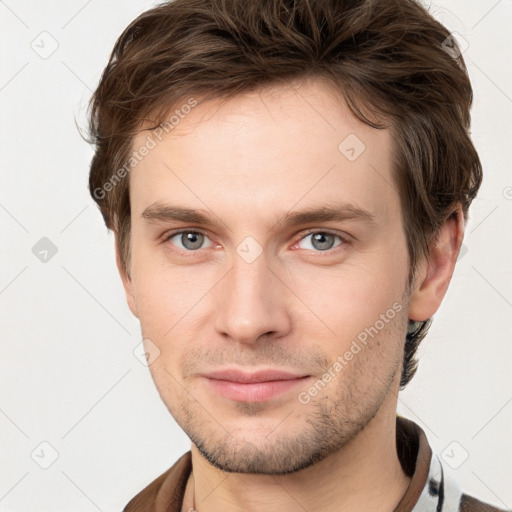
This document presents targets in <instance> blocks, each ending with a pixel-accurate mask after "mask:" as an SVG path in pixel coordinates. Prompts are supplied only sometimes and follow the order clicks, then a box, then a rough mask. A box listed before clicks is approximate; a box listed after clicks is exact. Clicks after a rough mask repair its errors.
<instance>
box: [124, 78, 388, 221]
mask: <svg viewBox="0 0 512 512" xmlns="http://www.w3.org/2000/svg"><path fill="white" fill-rule="evenodd" d="M192 99H193V100H194V101H193V102H191V101H190V98H188V99H187V98H186V99H185V100H184V101H183V105H193V104H194V102H196V104H195V106H193V107H190V108H189V107H187V108H181V109H180V106H179V105H178V106H174V107H173V110H172V111H171V112H170V113H169V119H171V116H174V119H173V123H171V124H170V125H168V126H167V130H165V129H162V128H160V129H157V130H153V131H149V130H145V131H141V132H140V133H139V134H138V135H137V136H136V137H135V138H134V141H133V148H132V149H133V150H134V151H136V152H137V151H139V149H140V148H142V147H143V146H144V145H147V141H148V140H149V139H148V137H149V138H150V139H151V140H153V141H154V144H151V146H152V148H151V149H150V150H149V151H145V156H143V158H140V160H139V161H138V162H137V165H136V166H134V167H133V170H132V171H131V173H130V199H131V202H132V211H133V210H135V212H138V213H139V214H140V213H141V212H142V211H143V210H144V209H145V208H147V207H148V206H149V205H151V204H153V203H155V202H169V201H174V202H179V203H180V204H181V205H182V206H185V205H187V206H189V207H196V208H201V209H204V208H205V202H206V199H208V201H209V202H210V203H211V204H220V205H223V204H224V205H226V208H227V210H226V212H225V213H228V212H229V208H230V207H232V208H237V209H238V210H239V212H241V211H249V210H251V211H252V213H253V214H257V213H261V214H262V215H263V214H264V213H265V212H274V213H275V211H276V209H277V208H278V207H279V208H278V209H279V211H281V210H283V211H289V210H290V209H292V208H293V207H294V205H298V204H299V203H300V206H312V205H318V204H322V203H324V202H330V203H333V202H337V201H338V200H343V199H345V200H346V202H347V203H349V202H350V203H353V204H358V205H360V206H362V207H364V208H365V209H367V210H371V211H373V212H374V213H375V214H376V215H377V216H380V215H382V214H383V213H385V212H387V211H388V210H389V209H393V208H394V209H396V208H397V206H398V196H397V193H396V190H395V187H394V182H393V179H392V169H391V150H392V140H391V133H390V131H389V130H387V129H383V130H376V129H374V128H372V127H370V126H368V125H366V124H364V123H362V122H361V121H359V120H358V119H357V118H356V117H355V116H354V115H353V114H352V112H351V111H350V110H349V108H348V106H347V105H346V104H345V103H344V102H343V100H342V99H341V98H340V97H339V96H338V95H336V94H335V92H334V91H333V90H332V89H331V88H329V87H328V86H326V85H325V84H322V83H319V82H313V81H310V82H308V83H303V84H301V85H297V84H290V85H289V86H278V87H268V88H266V89H263V90H261V91H258V92H251V93H244V94H240V95H238V96H236V97H234V98H231V99H229V100H227V101H226V100H222V99H213V100H211V99H210V100H208V101H200V98H192ZM170 126H171V127H170ZM167 132H168V133H167ZM206 206H207V204H206Z"/></svg>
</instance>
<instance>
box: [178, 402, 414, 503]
mask: <svg viewBox="0 0 512 512" xmlns="http://www.w3.org/2000/svg"><path fill="white" fill-rule="evenodd" d="M384 409H385V408H384V404H383V407H381V409H380V410H379V412H378V413H377V415H376V416H375V417H374V418H373V419H372V420H371V421H370V422H369V423H368V424H367V425H366V427H365V428H364V429H363V430H362V431H361V432H360V433H359V434H358V435H357V436H356V437H355V438H354V439H353V440H352V441H351V442H350V443H349V444H348V445H346V446H344V447H343V448H342V449H340V450H338V451H337V452H334V453H332V454H331V455H329V456H328V457H326V458H325V459H323V460H321V461H319V462H317V463H316V464H314V465H312V466H309V467H308V468H305V469H303V470H301V471H298V472H296V473H291V474H287V475H278V476H273V475H257V474H242V473H227V472H224V471H221V470H219V469H218V468H216V467H214V466H212V465H211V464H210V463H209V462H208V461H207V460H206V459H205V458H204V457H203V456H202V454H201V453H200V452H199V451H198V450H197V448H196V447H195V446H194V445H192V448H191V452H192V467H193V474H192V477H191V479H190V480H189V484H188V485H187V490H186V493H185V497H184V501H183V508H182V512H188V511H189V509H190V508H192V507H194V508H195V509H196V510H197V512H235V511H239V510H244V511H247V512H256V511H260V510H266V511H268V512H278V511H279V512H296V511H297V510H298V509H303V510H308V511H310V512H320V511H321V512H345V511H347V512H348V511H351V512H358V511H361V512H362V511H367V510H385V511H387V510H389V511H391V510H394V509H395V507H396V505H397V504H398V502H399V501H400V499H401V498H402V496H403V495H404V493H405V491H406V490H407V487H408V485H409V483H410V478H409V477H408V476H407V475H405V473H404V472H403V470H402V467H401V465H400V461H399V459H398V455H397V451H396V412H395V411H396V409H394V411H392V414H390V413H387V414H384V413H385V410H384Z"/></svg>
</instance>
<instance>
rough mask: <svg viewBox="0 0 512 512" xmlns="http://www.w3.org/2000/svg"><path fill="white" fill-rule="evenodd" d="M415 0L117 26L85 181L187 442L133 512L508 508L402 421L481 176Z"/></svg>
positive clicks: (442, 46) (153, 17)
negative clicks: (467, 480)
mask: <svg viewBox="0 0 512 512" xmlns="http://www.w3.org/2000/svg"><path fill="white" fill-rule="evenodd" d="M471 103H472V89H471V85H470V82H469V79H468V75H467V71H466V68H465V65H464V61H463V59H462V56H461V55H460V52H458V51H457V45H456V43H455V41H454V40H453V38H451V36H450V33H449V32H448V31H447V30H446V28H444V27H443V26H442V25H441V24H439V23H438V22H436V21H435V20H434V19H433V18H432V17H431V16H430V15H429V14H428V13H427V12H426V10H425V9H424V8H423V7H421V6H420V5H419V4H417V3H415V2H414V1H412V0H379V1H371V0H354V1H350V2H348V1H347V2H341V1H336V0H316V1H314V2H313V1H310V0H309V1H308V0H296V1H292V0H288V1H287V0H257V1H251V2H246V1H242V0H176V1H173V2H170V3H164V4H161V5H159V6H157V7H155V8H153V9H151V10H149V11H147V12H145V13H143V14H142V15H141V16H139V18H137V19H136V20H135V21H134V22H133V23H132V24H131V25H130V26H129V27H128V28H127V29H126V30H125V32H124V33H123V34H122V35H121V36H120V38H119V39H118V41H117V43H116V45H115V47H114V50H113V53H112V56H111V59H110V62H109V64H108V66H107V68H106V69H105V71H104V74H103V76H102V78H101V81H100V84H99V86H98V88H97V90H96V91H95V93H94V96H93V98H92V103H91V106H92V109H91V125H90V129H91V134H92V140H93V141H94V143H95V144H96V152H95V156H94V158H93V161H92V162H91V171H90V190H91V194H92V196H93V198H94V199H95V201H96V202H97V203H98V205H99V207H100V210H101V212H102V214H103V217H104V219H105V222H106V224H107V226H108V227H109V228H111V229H112V230H113V231H114V233H115V236H116V254H117V264H118V268H119V272H120V275H121V278H122V281H123V284H124V287H125V290H126V296H127V300H128V304H129V307H130V309H131V311H132V312H133V314H134V315H136V316H137V317H138V318H139V320H140V322H141V329H142V334H143V338H144V348H145V352H146V356H147V358H148V363H149V366H150V370H151V374H152V377H153V380H154V382H155V384H156V387H157V389H158V392H159V394H160V396H161V398H162V400H163V401H164V403H165V405H166V406H167V407H168V409H169V411H170V412H171V414H172V415H173V417H174V418H175V420H176V421H177V423H178V424H179V425H180V426H181V428H182V429H183V430H184V431H185V433H186V434H187V435H188V436H189V438H190V439H191V441H192V444H191V451H190V452H188V453H186V454H185V455H183V456H182V457H181V458H180V459H179V460H178V462H176V464H175V465H174V466H172V467H171V468H170V469H169V470H168V471H166V472H165V473H164V474H163V475H161V476H160V477H158V478H157V479H156V480H155V481H154V482H152V483H151V484H150V485H148V486H147V487H146V488H145V489H144V490H143V491H141V492H140V493H139V494H138V495H137V496H135V497H134V498H133V499H132V500H131V501H130V503H129V504H128V505H127V506H126V507H125V509H124V510H125V511H126V512H140V511H154V512H163V511H173V512H174V511H175V512H185V511H192V510H197V511H199V512H219V511H222V512H233V511H240V510H244V511H260V510H266V511H269V512H273V511H280V512H291V511H294V512H295V511H299V510H307V511H310V512H320V511H321V512H334V511H336V512H340V511H368V510H376V511H393V510H394V511H412V510H414V511H418V512H419V511H448V510H449V511H455V510H462V511H465V512H467V511H492V510H499V509H497V508H494V507H493V506H491V505H488V504H485V503H482V502H481V501H479V500H477V499H476V498H474V497H472V496H470V495H468V494H467V493H464V492H463V491H462V490H461V489H460V487H459V486H458V485H457V483H456V482H454V481H453V480H452V479H451V478H449V477H448V476H447V475H446V474H445V472H444V470H443V466H442V463H441V460H440V458H439V457H438V456H437V454H435V453H434V452H433V451H432V449H431V448H430V446H429V444H428V441H427V439H426V436H425V433H424V432H423V430H422V429H421V428H420V427H419V426H418V425H416V424H415V423H414V422H412V421H411V420H408V419H406V418H403V417H401V416H399V415H397V413H396V407H397V396H398V392H399V390H400V389H403V388H404V387H405V386H406V385H407V383H408V382H409V381H410V380H411V378H412V377H413V375H414V373H415V370H416V367H417V360H416V358H415V352H416V349H417V346H418V344H419V343H420V341H421V340H422V339H423V337H424V336H425V334H426V331H427V329H428V326H429V324H430V321H431V319H432V316H433V315H434V313H435V312H436V311H437V309H438V308H439V306H440V304H441V302H442V300H443V297H444V295H445V293H446V291H447V288H448V285H449V283H450V279H451V276H452V274H453V271H454V267H455V263H456V259H457V255H458V253H459V249H460V246H461V243H462V239H463V236H464V225H465V221H466V220H467V213H468V208H469V205H470V204H471V201H472V200H473V198H474V197H475V195H476V193H477V191H478V188H479V186H480V183H481V179H482V171H481V165H480V161H479V158H478V155H477V153H476V150H475V148H474V146H473V144H472V142H471V139H470V137H469V135H468V132H469V122H470V116H469V110H470V107H471Z"/></svg>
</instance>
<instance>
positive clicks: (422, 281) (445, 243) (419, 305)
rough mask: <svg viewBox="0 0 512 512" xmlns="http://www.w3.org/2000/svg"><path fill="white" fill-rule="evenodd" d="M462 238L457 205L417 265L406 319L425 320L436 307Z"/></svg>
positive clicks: (462, 229) (459, 207) (449, 278)
mask: <svg viewBox="0 0 512 512" xmlns="http://www.w3.org/2000/svg"><path fill="white" fill-rule="evenodd" d="M463 239H464V216H463V213H462V207H461V206H460V204H459V205H458V206H457V209H456V210H455V211H454V212H453V213H452V214H451V215H450V216H449V217H448V218H447V219H446V220H445V221H444V223H443V225H442V226H441V228H440V229H439V231H438V233H437V236H435V237H434V239H433V240H432V242H431V245H430V255H429V256H428V257H427V258H424V259H423V261H422V262H421V263H420V264H418V268H417V270H416V272H415V276H414V284H413V291H412V295H411V302H410V307H409V319H410V320H414V321H416V322H420V321H424V320H427V319H428V318H430V317H431V316H432V315H433V314H434V313H435V312H436V311H437V310H438V308H439V306H440V305H441V302H442V300H443V298H444V296H445V294H446V291H447V290H448V285H449V284H450V281H451V278H452V275H453V271H454V269H455V264H456V263H457V258H458V255H459V251H460V248H461V245H462V240H463Z"/></svg>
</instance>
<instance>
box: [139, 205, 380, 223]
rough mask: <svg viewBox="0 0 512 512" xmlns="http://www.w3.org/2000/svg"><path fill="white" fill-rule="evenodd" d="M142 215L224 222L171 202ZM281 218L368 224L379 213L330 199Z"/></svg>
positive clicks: (154, 219) (163, 219) (162, 219)
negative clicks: (325, 202)
mask: <svg viewBox="0 0 512 512" xmlns="http://www.w3.org/2000/svg"><path fill="white" fill-rule="evenodd" d="M142 218H143V219H144V220H145V221H147V222H171V221H179V222H190V223H192V224H201V225H204V226H211V227H219V226H220V224H224V223H223V222H222V221H221V220H220V219H219V218H218V217H217V216H216V215H215V214H213V213H212V212H209V211H207V210H196V209H192V208H184V207H180V206H175V205H171V204H162V203H159V202H156V203H154V204H152V205H150V206H148V207H147V208H146V209H145V210H144V211H143V212H142ZM278 218H279V219H280V220H276V221H275V224H280V223H284V225H285V226H290V227H294V226H298V225H302V224H311V223H314V222H344V221H360V222H364V223H366V224H369V225H376V224H377V218H376V216H375V215H374V214H373V213H371V212H369V211H367V210H365V209H363V208H360V207H358V206H357V205H355V204H352V203H329V204H325V205H321V206H317V207H313V208H309V209H305V210H301V211H289V212H286V213H284V214H281V215H278Z"/></svg>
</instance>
